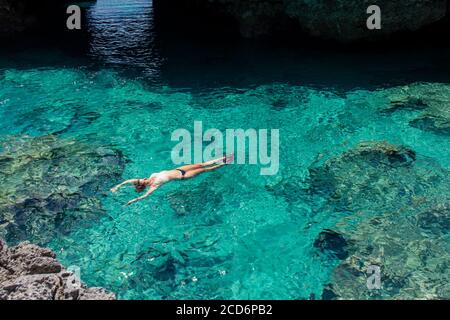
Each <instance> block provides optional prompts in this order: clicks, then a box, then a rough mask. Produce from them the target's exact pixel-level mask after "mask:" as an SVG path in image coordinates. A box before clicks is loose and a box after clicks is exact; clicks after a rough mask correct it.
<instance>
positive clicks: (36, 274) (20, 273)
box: [0, 240, 116, 300]
mask: <svg viewBox="0 0 450 320" xmlns="http://www.w3.org/2000/svg"><path fill="white" fill-rule="evenodd" d="M115 299H116V297H115V295H114V294H113V293H110V292H108V291H106V290H105V289H102V288H88V287H87V286H85V285H84V284H82V283H80V282H79V281H77V278H76V276H75V275H74V273H72V272H70V271H68V270H66V269H65V268H64V267H63V266H62V265H61V264H60V263H59V262H58V261H57V260H56V255H55V253H53V252H52V251H51V250H50V249H46V248H41V247H39V246H36V245H33V244H30V243H28V242H22V243H20V244H19V245H17V246H15V247H7V246H6V244H5V243H4V242H3V241H2V240H0V300H115Z"/></svg>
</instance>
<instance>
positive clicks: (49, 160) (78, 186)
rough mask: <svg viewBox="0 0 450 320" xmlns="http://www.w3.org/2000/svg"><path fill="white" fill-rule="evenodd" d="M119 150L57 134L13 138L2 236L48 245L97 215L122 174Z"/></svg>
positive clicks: (2, 198)
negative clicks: (105, 197)
mask: <svg viewBox="0 0 450 320" xmlns="http://www.w3.org/2000/svg"><path fill="white" fill-rule="evenodd" d="M123 168H124V159H123V156H122V154H121V153H120V152H118V151H116V150H113V149H110V148H108V147H103V146H91V145H87V144H84V143H81V142H78V141H76V140H72V139H61V138H57V137H56V136H54V135H49V136H42V137H34V138H32V137H26V136H25V137H11V138H10V139H9V141H5V142H4V143H3V151H2V152H1V153H0V184H1V185H2V189H1V190H0V237H3V238H4V239H6V241H7V242H8V243H10V244H11V243H13V244H17V243H19V242H21V241H24V240H29V241H32V242H33V243H36V244H40V245H42V244H44V245H45V244H46V243H47V242H48V241H49V240H50V239H51V238H52V237H54V235H55V234H56V233H59V234H64V233H66V232H69V231H70V230H72V228H73V226H74V225H76V226H79V225H80V224H83V225H86V224H87V223H89V222H90V221H93V220H95V219H98V217H100V216H101V214H102V212H103V209H102V206H101V203H100V198H101V196H102V195H103V194H105V193H106V192H107V191H108V190H109V187H110V184H111V183H112V181H114V180H118V179H119V177H120V176H121V175H122V171H123Z"/></svg>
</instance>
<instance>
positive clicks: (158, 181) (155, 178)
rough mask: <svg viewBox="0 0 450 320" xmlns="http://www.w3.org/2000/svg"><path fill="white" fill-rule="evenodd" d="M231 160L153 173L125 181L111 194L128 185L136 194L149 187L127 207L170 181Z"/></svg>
mask: <svg viewBox="0 0 450 320" xmlns="http://www.w3.org/2000/svg"><path fill="white" fill-rule="evenodd" d="M233 158H234V156H233V155H229V156H225V157H222V158H219V159H215V160H211V161H208V162H204V163H200V164H190V165H187V166H183V167H179V168H176V169H173V170H164V171H161V172H158V173H153V174H152V175H151V176H150V178H145V179H130V180H126V181H124V182H122V183H121V184H118V185H117V186H115V187H114V188H112V189H111V192H116V191H117V190H119V188H121V187H123V186H124V185H126V184H128V183H130V184H134V187H135V188H136V191H137V192H142V191H144V190H145V188H146V187H149V189H148V191H147V192H146V193H145V194H144V195H143V196H141V197H138V198H136V199H133V200H131V201H129V202H128V203H127V205H130V204H132V203H134V202H137V201H139V200H142V199H145V198H147V197H148V196H149V195H151V194H152V193H153V192H154V191H155V190H156V189H158V188H159V187H161V186H162V185H163V184H165V183H167V182H169V181H171V180H183V179H189V178H193V177H195V176H196V175H198V174H200V173H203V172H207V171H212V170H215V169H217V168H220V167H222V166H224V165H226V164H228V163H230V162H231V161H233Z"/></svg>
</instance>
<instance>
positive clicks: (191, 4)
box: [154, 0, 447, 42]
mask: <svg viewBox="0 0 450 320" xmlns="http://www.w3.org/2000/svg"><path fill="white" fill-rule="evenodd" d="M372 4H376V5H378V6H379V7H380V8H381V12H382V27H381V29H380V30H376V31H371V30H368V29H367V27H366V20H367V18H368V17H369V15H368V14H367V13H366V10H367V8H368V6H369V5H372ZM154 5H155V8H156V12H157V14H160V15H162V16H164V17H165V18H166V19H168V20H170V21H172V23H173V21H174V19H175V17H174V13H176V12H180V13H181V14H182V15H185V16H187V17H190V18H192V20H193V21H192V23H196V22H198V20H199V19H201V18H202V17H204V16H205V15H217V16H224V17H229V18H230V20H229V22H228V25H227V26H226V28H228V29H233V28H234V27H237V28H238V29H239V31H240V33H241V34H242V35H243V36H244V37H258V36H262V35H268V34H273V33H275V32H280V31H283V32H292V31H293V30H295V29H296V28H297V29H301V30H303V31H304V32H306V33H307V34H309V35H312V36H317V37H320V38H324V39H335V40H338V41H343V42H347V41H354V40H358V39H365V38H374V37H375V38H376V37H379V36H383V35H389V34H392V33H394V32H398V31H414V30H418V29H420V28H421V27H423V26H426V25H428V24H430V23H433V22H436V21H439V20H440V19H442V18H443V17H444V16H445V15H446V13H447V1H446V0H408V1H402V2H395V1H387V0H378V1H372V2H367V1H357V0H337V1H331V2H330V1H327V0H315V1H311V0H261V1H260V0H196V1H189V0H155V1H154ZM171 16H172V19H170V17H171ZM233 21H234V22H233ZM293 41H295V39H293Z"/></svg>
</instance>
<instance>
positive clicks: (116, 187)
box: [111, 179, 139, 192]
mask: <svg viewBox="0 0 450 320" xmlns="http://www.w3.org/2000/svg"><path fill="white" fill-rule="evenodd" d="M138 180H139V179H130V180H126V181H124V182H122V183H121V184H118V185H117V186H115V187H114V188H111V192H116V191H117V190H119V188H121V187H123V186H124V185H126V184H127V183H137V182H138Z"/></svg>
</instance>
